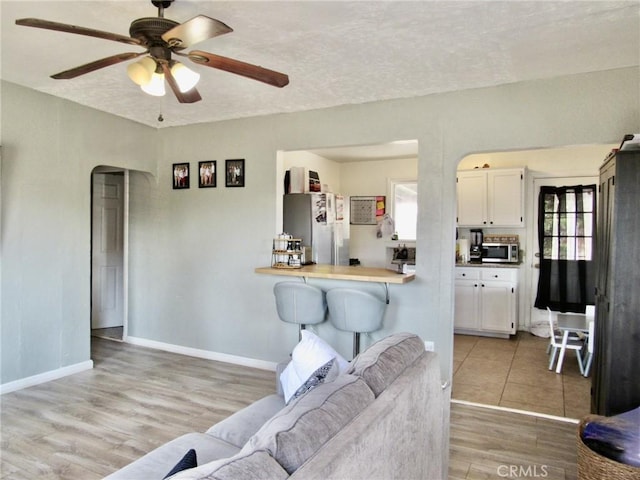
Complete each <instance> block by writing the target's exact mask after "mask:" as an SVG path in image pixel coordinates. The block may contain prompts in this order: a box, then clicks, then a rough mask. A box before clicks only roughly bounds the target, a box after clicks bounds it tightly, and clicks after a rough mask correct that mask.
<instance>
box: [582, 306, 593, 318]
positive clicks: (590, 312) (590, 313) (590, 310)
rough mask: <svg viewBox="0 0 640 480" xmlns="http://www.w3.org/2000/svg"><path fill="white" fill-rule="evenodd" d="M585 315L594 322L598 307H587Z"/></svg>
mask: <svg viewBox="0 0 640 480" xmlns="http://www.w3.org/2000/svg"><path fill="white" fill-rule="evenodd" d="M584 314H585V315H586V316H587V318H588V319H590V320H592V319H593V318H595V316H596V306H595V305H587V306H586V307H585V309H584Z"/></svg>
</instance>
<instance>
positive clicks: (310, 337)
mask: <svg viewBox="0 0 640 480" xmlns="http://www.w3.org/2000/svg"><path fill="white" fill-rule="evenodd" d="M332 359H335V360H336V362H337V364H338V366H339V373H340V374H342V373H344V372H346V371H347V368H348V367H349V362H347V361H346V360H345V359H344V357H342V356H341V355H340V354H339V353H338V352H336V351H335V350H334V349H333V348H332V347H331V345H329V344H328V343H327V342H325V341H324V340H322V339H321V338H320V337H318V336H317V335H315V334H314V333H313V332H310V331H309V330H302V340H300V343H298V345H296V347H295V348H294V349H293V352H292V354H291V362H289V365H287V367H286V368H285V369H284V371H283V372H282V374H281V375H280V383H281V384H282V391H283V392H284V401H285V402H286V403H289V400H290V399H291V397H292V396H293V394H294V393H295V392H296V391H297V390H298V389H299V388H300V387H301V386H302V385H303V384H304V383H305V382H306V381H307V380H308V379H309V377H310V376H311V375H313V373H314V372H315V371H316V370H318V369H319V368H320V367H322V366H323V365H325V364H326V363H327V362H329V361H330V360H332Z"/></svg>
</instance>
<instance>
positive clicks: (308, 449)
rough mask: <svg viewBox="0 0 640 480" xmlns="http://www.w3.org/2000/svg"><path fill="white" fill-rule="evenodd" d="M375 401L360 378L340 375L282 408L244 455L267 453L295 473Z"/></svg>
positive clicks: (263, 427) (267, 423)
mask: <svg viewBox="0 0 640 480" xmlns="http://www.w3.org/2000/svg"><path fill="white" fill-rule="evenodd" d="M374 398H375V397H374V395H373V392H372V391H371V389H370V388H369V387H368V386H367V384H366V383H365V382H364V381H363V380H362V379H361V378H360V377H356V376H353V375H346V374H345V375H341V376H339V377H338V378H337V379H336V380H334V381H333V382H331V383H324V384H321V385H318V386H317V387H316V388H314V389H313V390H310V391H309V392H307V393H305V394H304V395H303V396H301V397H299V398H297V399H295V400H294V401H292V402H291V403H290V404H289V405H287V406H286V407H285V408H283V409H282V410H281V411H280V412H279V413H277V414H276V415H275V416H273V417H272V418H271V419H270V420H268V421H267V422H266V423H265V424H264V425H263V426H262V428H261V429H260V430H259V431H258V432H257V433H256V434H255V435H254V436H253V437H251V438H250V439H249V441H248V442H247V444H246V445H245V446H244V448H243V449H242V451H241V453H242V452H249V451H252V450H265V451H267V452H269V453H270V454H271V456H273V458H275V459H276V460H277V461H278V463H279V464H280V465H281V466H282V467H283V468H284V469H285V470H286V471H287V472H288V473H293V472H294V471H295V470H296V469H297V468H298V467H299V466H300V465H302V464H303V463H304V462H305V461H306V460H307V459H308V458H309V457H311V456H312V455H313V454H314V453H315V452H316V451H317V450H318V449H319V448H320V447H322V445H324V443H325V442H327V440H329V439H330V438H331V437H333V436H334V435H335V434H336V433H337V432H338V431H339V430H341V429H342V428H343V427H344V426H345V425H346V424H347V423H349V422H350V421H351V420H352V419H353V418H354V417H355V416H356V415H358V414H359V413H360V412H361V411H362V410H363V409H364V408H366V407H367V406H368V405H369V404H371V403H372V402H373V400H374Z"/></svg>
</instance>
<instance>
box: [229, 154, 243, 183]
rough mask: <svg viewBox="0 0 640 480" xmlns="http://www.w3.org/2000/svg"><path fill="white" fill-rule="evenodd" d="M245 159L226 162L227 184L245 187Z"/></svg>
mask: <svg viewBox="0 0 640 480" xmlns="http://www.w3.org/2000/svg"><path fill="white" fill-rule="evenodd" d="M244 177H245V172H244V159H234V160H227V161H226V164H225V186H227V187H244Z"/></svg>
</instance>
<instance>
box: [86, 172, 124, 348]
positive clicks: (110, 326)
mask: <svg viewBox="0 0 640 480" xmlns="http://www.w3.org/2000/svg"><path fill="white" fill-rule="evenodd" d="M128 180H129V175H128V171H126V170H122V169H117V168H111V167H96V168H95V169H94V170H93V172H92V174H91V335H92V336H94V337H101V338H107V339H109V340H116V341H123V340H124V339H125V338H126V336H127V322H126V317H127V316H126V312H127V308H126V304H127V295H126V292H127V288H126V283H127V282H126V279H127V261H126V255H127V245H126V239H127V226H128V222H127V217H128V186H129V181H128Z"/></svg>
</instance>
